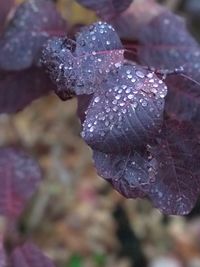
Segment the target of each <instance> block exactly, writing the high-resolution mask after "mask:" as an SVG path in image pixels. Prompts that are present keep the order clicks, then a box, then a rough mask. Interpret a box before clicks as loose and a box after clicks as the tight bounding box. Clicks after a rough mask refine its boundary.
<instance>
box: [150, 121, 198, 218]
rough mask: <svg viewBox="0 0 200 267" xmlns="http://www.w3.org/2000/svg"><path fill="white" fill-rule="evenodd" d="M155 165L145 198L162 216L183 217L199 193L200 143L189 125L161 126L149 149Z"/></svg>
mask: <svg viewBox="0 0 200 267" xmlns="http://www.w3.org/2000/svg"><path fill="white" fill-rule="evenodd" d="M149 151H150V153H151V155H152V158H153V159H155V160H156V161H157V168H156V169H157V170H156V175H155V182H154V183H153V184H152V186H151V188H150V189H149V192H148V195H149V197H150V198H151V199H152V201H153V203H154V205H155V206H156V207H157V208H159V209H160V210H161V211H162V212H164V213H166V214H175V215H184V214H187V213H189V212H190V211H191V209H192V208H193V207H194V205H195V203H196V201H197V199H198V197H199V193H200V165H199V162H200V143H199V140H198V137H197V136H196V133H195V130H194V129H193V127H192V126H191V124H189V123H186V122H185V123H178V122H177V121H173V120H170V121H168V122H166V123H165V125H164V127H163V131H162V133H161V136H160V138H158V145H157V146H155V147H150V148H149Z"/></svg>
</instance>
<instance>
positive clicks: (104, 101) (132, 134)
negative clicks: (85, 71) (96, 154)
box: [82, 64, 167, 153]
mask: <svg viewBox="0 0 200 267" xmlns="http://www.w3.org/2000/svg"><path fill="white" fill-rule="evenodd" d="M166 93H167V87H166V86H165V84H164V83H163V81H161V80H159V79H158V78H157V77H156V75H155V74H153V73H151V72H149V71H147V70H144V69H142V68H140V67H139V66H138V65H132V64H127V65H123V66H121V67H119V68H118V70H116V71H115V72H114V73H110V75H109V76H108V78H107V80H106V81H105V82H104V83H102V85H101V88H100V90H97V91H96V92H95V93H94V96H93V99H92V100H91V103H90V105H89V107H88V109H87V113H86V119H85V121H84V123H83V132H82V136H83V138H84V139H85V141H86V142H87V143H88V144H89V145H90V146H91V147H92V148H93V149H95V150H99V151H102V152H106V153H121V152H123V153H124V152H128V151H130V149H134V148H136V147H139V146H141V145H143V144H145V143H147V142H148V141H149V140H150V139H151V138H152V137H155V136H156V134H157V133H158V130H159V128H160V127H161V125H162V113H163V109H164V97H165V96H166Z"/></svg>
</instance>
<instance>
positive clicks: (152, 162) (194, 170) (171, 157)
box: [93, 120, 200, 215]
mask: <svg viewBox="0 0 200 267" xmlns="http://www.w3.org/2000/svg"><path fill="white" fill-rule="evenodd" d="M146 148H147V149H143V152H142V153H143V154H139V153H138V152H135V151H134V152H130V153H128V154H125V155H121V154H104V153H101V152H98V151H94V155H93V157H94V161H95V166H96V168H97V172H98V174H99V175H100V176H102V177H103V178H105V179H106V180H108V181H109V182H110V183H111V184H112V185H113V187H114V188H115V189H116V190H117V191H119V192H120V193H121V194H122V195H124V196H125V197H127V198H135V197H147V198H149V199H151V200H152V202H153V204H154V205H155V207H157V208H158V209H160V210H161V211H162V212H163V213H165V214H174V215H185V214H187V213H189V212H190V211H191V209H192V208H193V207H194V205H195V203H196V201H197V199H198V197H199V193H200V165H199V162H200V144H199V140H198V137H197V136H196V133H195V130H194V129H193V128H192V126H191V125H190V124H188V123H179V122H178V121H174V120H168V121H167V122H166V123H165V125H164V126H163V129H162V132H161V135H160V136H159V137H158V138H157V145H156V144H154V145H147V147H146ZM140 151H141V150H140Z"/></svg>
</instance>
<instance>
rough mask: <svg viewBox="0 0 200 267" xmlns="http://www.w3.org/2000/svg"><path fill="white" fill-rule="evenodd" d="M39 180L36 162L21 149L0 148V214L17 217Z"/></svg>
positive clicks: (39, 171) (39, 172)
mask: <svg viewBox="0 0 200 267" xmlns="http://www.w3.org/2000/svg"><path fill="white" fill-rule="evenodd" d="M40 181H41V170H40V168H39V166H38V164H37V162H36V161H35V160H34V159H32V158H31V157H30V156H29V155H27V154H26V153H24V152H23V151H21V150H17V149H14V148H1V149H0V214H1V215H4V216H7V217H12V218H15V217H18V216H19V215H20V214H21V212H22V210H23V209H24V207H25V205H26V203H27V200H29V198H30V197H31V196H32V195H33V193H34V192H35V191H36V189H37V187H38V185H39V183H40Z"/></svg>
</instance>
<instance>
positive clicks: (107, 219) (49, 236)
mask: <svg viewBox="0 0 200 267" xmlns="http://www.w3.org/2000/svg"><path fill="white" fill-rule="evenodd" d="M5 1H6V0H5ZM97 1H98V0H97ZM17 2H18V3H19V2H20V1H17ZM159 2H161V3H162V4H163V5H166V6H168V7H169V8H170V9H172V10H174V11H175V12H177V13H178V14H181V15H182V16H185V17H186V19H187V22H188V27H189V28H190V30H191V31H192V33H193V34H194V36H195V37H196V38H197V39H199V40H200V0H188V1H181V0H168V1H167V0H166V1H159ZM57 4H58V8H59V9H60V11H61V12H62V14H63V16H64V17H66V18H67V20H68V21H69V22H70V23H71V25H75V24H88V23H91V22H93V21H94V20H95V19H96V18H95V15H94V14H93V13H92V12H90V11H88V10H86V9H84V8H82V7H80V6H79V5H78V4H76V3H75V2H74V1H73V0H58V1H57ZM76 107H77V103H76V99H73V100H70V101H68V102H62V101H61V100H59V99H58V98H57V97H56V96H53V95H50V96H48V97H44V98H42V99H40V100H37V101H35V102H34V103H32V104H31V105H29V106H28V107H27V108H26V109H24V110H23V111H21V112H19V113H18V114H16V115H12V116H10V115H9V116H8V115H0V145H6V144H9V145H10V144H17V145H20V146H22V147H24V148H25V149H27V150H30V151H31V153H32V154H33V155H34V156H35V157H36V158H37V159H38V160H39V162H40V164H41V166H42V169H43V177H44V179H43V183H42V184H41V186H40V189H39V191H38V192H37V193H36V195H35V196H34V198H33V200H32V202H31V203H30V205H29V206H28V207H27V209H26V212H25V214H24V215H23V216H22V218H21V220H20V223H19V226H18V227H19V231H20V233H21V235H22V237H23V236H24V237H30V238H31V239H32V240H33V241H34V242H35V243H36V244H37V245H38V246H39V247H41V248H42V249H43V251H44V252H45V253H47V254H48V255H49V256H50V257H51V258H53V259H54V261H55V263H56V264H57V266H58V267H200V201H199V203H197V205H196V207H195V208H194V210H193V211H192V213H191V214H189V215H188V216H186V217H176V216H164V215H162V214H161V213H160V212H159V211H158V210H156V209H154V208H153V207H152V206H151V204H150V203H149V202H148V201H145V200H127V199H124V198H123V197H122V196H120V195H119V194H118V193H117V192H115V191H114V190H113V189H112V188H111V187H110V185H109V184H108V183H106V182H105V181H104V180H103V179H102V178H100V177H98V175H97V174H96V171H95V168H94V166H93V163H92V157H91V150H90V149H89V147H88V146H86V144H85V143H84V142H83V141H82V140H81V139H80V137H79V133H80V124H79V121H78V119H77V117H76Z"/></svg>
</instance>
